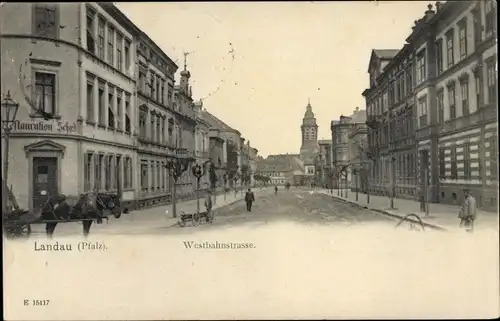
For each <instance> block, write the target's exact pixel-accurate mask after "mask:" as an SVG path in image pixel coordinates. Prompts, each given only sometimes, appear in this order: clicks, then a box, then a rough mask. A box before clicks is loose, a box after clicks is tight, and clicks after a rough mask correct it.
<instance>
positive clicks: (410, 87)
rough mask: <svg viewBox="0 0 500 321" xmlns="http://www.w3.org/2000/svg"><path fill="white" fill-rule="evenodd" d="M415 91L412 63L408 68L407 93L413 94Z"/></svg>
mask: <svg viewBox="0 0 500 321" xmlns="http://www.w3.org/2000/svg"><path fill="white" fill-rule="evenodd" d="M412 91H413V66H412V64H409V65H408V69H407V70H406V93H407V94H411V92H412Z"/></svg>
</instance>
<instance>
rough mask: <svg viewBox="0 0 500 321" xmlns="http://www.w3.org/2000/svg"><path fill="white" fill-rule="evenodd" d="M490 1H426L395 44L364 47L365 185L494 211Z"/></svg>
mask: <svg viewBox="0 0 500 321" xmlns="http://www.w3.org/2000/svg"><path fill="white" fill-rule="evenodd" d="M496 12H497V9H496V1H491V0H488V1H447V2H445V3H439V2H438V3H436V10H433V8H432V6H431V5H429V9H428V10H427V11H426V12H425V15H424V16H423V18H421V19H419V20H417V21H415V26H414V27H413V31H412V33H411V35H410V36H409V37H408V38H407V39H406V42H407V43H406V44H405V45H404V46H403V48H402V49H401V50H397V51H390V53H389V54H388V55H386V54H385V53H387V52H386V51H384V54H380V51H377V50H374V51H373V52H372V59H371V61H370V67H369V73H370V88H369V89H367V90H365V91H364V93H363V95H364V96H365V98H366V105H367V110H368V112H367V113H368V121H367V125H369V127H370V130H369V139H368V144H369V156H370V157H371V158H372V165H371V168H372V173H371V177H370V178H371V182H370V183H371V184H370V186H371V188H370V189H371V190H372V192H375V193H378V194H386V195H392V194H394V195H396V196H402V197H409V198H414V199H420V200H421V201H424V200H425V199H427V200H429V201H431V202H442V203H449V204H460V203H461V202H462V201H463V193H462V189H463V188H464V187H467V188H469V189H470V190H471V193H472V195H474V196H475V197H476V200H477V202H478V205H479V206H480V207H482V208H485V209H493V210H496V209H497V208H498V149H497V144H498V138H497V137H498V134H497V133H498V116H497V110H498V101H497V81H498V80H497V78H498V74H497V64H496V59H497V52H496V35H497V27H496V26H497V25H496V20H497V16H496Z"/></svg>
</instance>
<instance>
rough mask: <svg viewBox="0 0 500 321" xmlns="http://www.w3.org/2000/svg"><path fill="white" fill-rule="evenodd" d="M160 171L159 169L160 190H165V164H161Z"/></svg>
mask: <svg viewBox="0 0 500 321" xmlns="http://www.w3.org/2000/svg"><path fill="white" fill-rule="evenodd" d="M160 169H161V189H162V190H165V181H166V177H165V162H162V163H161V167H160Z"/></svg>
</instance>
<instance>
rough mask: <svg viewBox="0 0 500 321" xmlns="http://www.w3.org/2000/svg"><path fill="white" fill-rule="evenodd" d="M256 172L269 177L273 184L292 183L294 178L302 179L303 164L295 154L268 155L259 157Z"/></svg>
mask: <svg viewBox="0 0 500 321" xmlns="http://www.w3.org/2000/svg"><path fill="white" fill-rule="evenodd" d="M257 172H258V173H259V174H260V175H263V176H267V177H269V178H270V179H271V181H270V183H271V184H273V185H283V184H286V183H290V184H292V183H294V181H295V178H300V179H302V180H304V175H303V174H304V165H303V162H302V160H301V159H300V156H299V155H296V154H277V155H269V156H267V158H266V159H259V160H258V162H257ZM304 183H306V182H304Z"/></svg>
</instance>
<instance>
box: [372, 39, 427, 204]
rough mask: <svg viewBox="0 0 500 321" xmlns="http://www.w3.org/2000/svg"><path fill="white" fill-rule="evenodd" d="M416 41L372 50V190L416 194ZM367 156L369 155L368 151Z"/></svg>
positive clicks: (377, 192)
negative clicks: (396, 48) (401, 45)
mask: <svg viewBox="0 0 500 321" xmlns="http://www.w3.org/2000/svg"><path fill="white" fill-rule="evenodd" d="M414 51H415V50H414V44H413V43H409V44H406V45H405V46H404V47H403V49H401V50H373V51H372V54H371V59H370V64H369V73H370V88H369V89H367V90H365V91H364V92H363V96H365V98H366V106H367V124H368V125H369V126H368V128H366V129H368V150H367V151H366V152H367V154H368V155H370V158H371V160H372V161H371V162H370V163H371V164H369V167H371V175H370V177H369V178H368V179H369V182H366V183H369V186H370V187H369V189H370V193H373V194H378V195H392V194H393V193H394V194H395V195H396V196H398V197H403V198H414V197H415V196H416V192H415V191H416V186H417V182H416V171H415V169H416V166H415V164H416V161H415V159H416V144H415V131H414V128H415V127H414V109H415V104H414V92H413V88H414V83H415V81H414V79H415V77H414V76H415V73H414V66H415V64H416V63H418V61H417V62H416V61H415V55H414ZM365 156H366V155H365Z"/></svg>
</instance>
